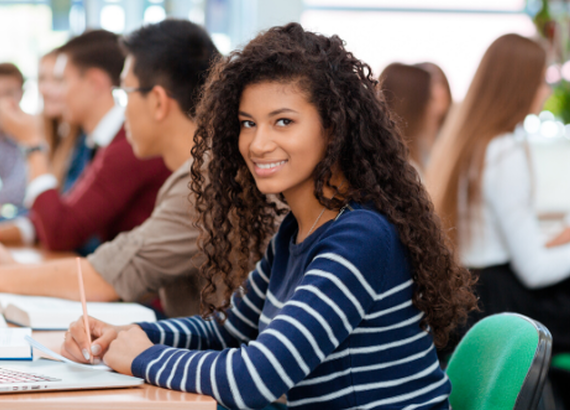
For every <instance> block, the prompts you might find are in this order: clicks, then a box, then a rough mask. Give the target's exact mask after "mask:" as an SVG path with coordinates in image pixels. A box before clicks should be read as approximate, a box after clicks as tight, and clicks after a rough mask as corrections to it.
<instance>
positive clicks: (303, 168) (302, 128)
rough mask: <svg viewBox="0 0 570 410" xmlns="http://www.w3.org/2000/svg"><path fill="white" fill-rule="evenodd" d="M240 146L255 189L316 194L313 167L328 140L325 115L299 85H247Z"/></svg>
mask: <svg viewBox="0 0 570 410" xmlns="http://www.w3.org/2000/svg"><path fill="white" fill-rule="evenodd" d="M239 121H240V126H241V130H240V135H239V150H240V153H241V155H242V156H243V158H244V159H245V162H246V164H247V166H248V168H249V170H250V171H251V173H252V175H253V177H254V179H255V182H256V184H257V188H258V189H259V190H260V191H261V192H262V193H264V194H278V193H282V194H283V195H284V196H285V198H286V199H287V200H288V201H290V199H289V198H288V197H292V196H298V195H314V194H313V191H314V181H313V171H314V169H315V167H316V165H317V164H318V163H319V162H320V161H321V160H322V158H323V156H324V154H325V150H326V145H327V141H326V138H325V133H324V130H323V127H322V125H321V118H320V116H319V113H318V111H317V109H316V107H315V106H314V105H312V104H311V103H309V101H308V99H307V95H306V93H304V92H302V91H301V90H300V89H299V87H298V86H297V85H296V84H282V83H277V82H263V83H259V84H252V85H249V86H247V87H246V88H245V89H244V91H243V93H242V95H241V100H240V105H239Z"/></svg>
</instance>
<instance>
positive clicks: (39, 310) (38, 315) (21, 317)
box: [0, 293, 156, 330]
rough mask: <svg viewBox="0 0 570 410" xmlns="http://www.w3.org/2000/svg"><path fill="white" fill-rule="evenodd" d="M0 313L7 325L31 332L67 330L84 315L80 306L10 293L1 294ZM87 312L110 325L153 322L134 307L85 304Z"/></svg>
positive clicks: (143, 310) (143, 309)
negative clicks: (15, 325) (31, 330)
mask: <svg viewBox="0 0 570 410" xmlns="http://www.w3.org/2000/svg"><path fill="white" fill-rule="evenodd" d="M0 311H1V313H3V314H4V317H5V318H6V320H7V321H8V322H11V323H14V324H17V325H20V326H26V327H31V328H32V329H34V330H67V329H68V328H69V324H70V323H71V322H73V321H75V320H77V319H79V318H80V317H81V315H82V314H83V311H82V309H81V302H74V301H70V300H66V299H58V298H48V297H42V296H22V295H13V294H10V293H0ZM87 311H88V312H89V316H92V317H94V318H96V319H99V320H102V321H104V322H107V323H110V324H112V325H124V324H127V323H133V322H154V321H156V315H155V314H154V311H152V309H149V308H147V307H144V306H142V305H139V304H137V303H122V302H114V303H100V302H88V303H87Z"/></svg>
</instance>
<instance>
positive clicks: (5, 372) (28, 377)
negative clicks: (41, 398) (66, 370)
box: [0, 367, 61, 384]
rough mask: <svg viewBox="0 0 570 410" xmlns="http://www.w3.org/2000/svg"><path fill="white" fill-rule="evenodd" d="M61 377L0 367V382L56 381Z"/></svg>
mask: <svg viewBox="0 0 570 410" xmlns="http://www.w3.org/2000/svg"><path fill="white" fill-rule="evenodd" d="M58 381H61V379H57V378H55V377H49V376H43V375H38V374H33V373H24V372H19V371H16V370H10V369H6V368H3V367H0V384H13V383H37V382H58Z"/></svg>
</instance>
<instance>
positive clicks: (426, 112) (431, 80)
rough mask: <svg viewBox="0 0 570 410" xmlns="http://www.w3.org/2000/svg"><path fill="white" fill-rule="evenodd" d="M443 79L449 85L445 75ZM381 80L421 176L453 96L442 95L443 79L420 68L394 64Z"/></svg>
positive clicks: (381, 75) (411, 158)
mask: <svg viewBox="0 0 570 410" xmlns="http://www.w3.org/2000/svg"><path fill="white" fill-rule="evenodd" d="M426 64H431V63H424V65H426ZM433 66H435V64H433ZM435 67H437V66H435ZM434 72H435V71H434ZM441 75H443V72H441ZM443 79H444V81H445V83H447V80H445V75H443ZM380 80H381V82H382V91H383V93H384V96H385V98H386V101H387V102H388V105H389V106H390V108H391V109H392V111H393V112H394V113H395V114H396V120H397V121H398V123H399V126H400V129H401V131H402V134H403V136H404V138H405V140H406V142H407V145H408V149H409V150H410V160H411V162H412V164H413V165H414V167H415V168H416V169H417V170H418V172H419V173H420V175H421V174H423V172H424V170H425V167H426V166H427V163H428V161H429V156H430V153H431V149H432V147H433V144H434V142H435V139H436V137H437V135H438V134H439V131H440V129H441V125H442V124H443V119H444V118H445V116H446V115H447V111H448V110H449V107H450V105H451V97H450V95H451V94H447V93H442V92H441V91H442V85H441V82H442V80H441V79H440V78H438V77H437V75H436V74H432V73H431V72H430V71H428V70H426V69H425V68H423V67H421V66H419V65H417V66H412V65H406V64H401V63H393V64H390V65H389V66H387V67H386V68H385V69H384V71H382V73H381V74H380Z"/></svg>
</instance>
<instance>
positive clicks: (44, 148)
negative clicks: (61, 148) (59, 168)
mask: <svg viewBox="0 0 570 410" xmlns="http://www.w3.org/2000/svg"><path fill="white" fill-rule="evenodd" d="M20 150H21V151H22V154H23V155H24V156H25V157H29V156H30V155H32V154H33V153H34V152H38V151H39V152H44V153H46V154H47V153H48V152H49V146H48V144H46V143H45V142H42V143H40V144H37V145H32V146H30V147H28V146H24V145H22V146H20Z"/></svg>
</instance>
